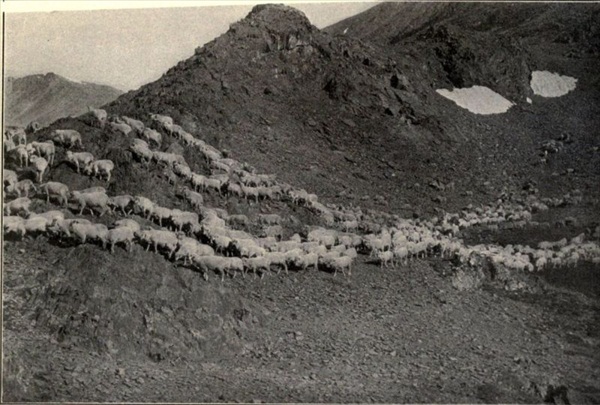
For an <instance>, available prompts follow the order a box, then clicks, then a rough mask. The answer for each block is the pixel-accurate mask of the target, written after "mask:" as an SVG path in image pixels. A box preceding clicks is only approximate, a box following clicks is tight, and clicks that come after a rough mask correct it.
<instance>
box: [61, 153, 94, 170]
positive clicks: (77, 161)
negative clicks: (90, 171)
mask: <svg viewBox="0 0 600 405" xmlns="http://www.w3.org/2000/svg"><path fill="white" fill-rule="evenodd" d="M65 160H66V161H67V162H69V163H71V164H73V165H75V167H76V169H77V173H79V172H80V169H82V168H87V167H88V166H89V165H90V164H92V162H93V161H94V155H92V154H91V153H90V152H76V153H73V152H71V151H70V150H69V151H67V157H66V159H65Z"/></svg>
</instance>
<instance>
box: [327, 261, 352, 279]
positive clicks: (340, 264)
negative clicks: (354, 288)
mask: <svg viewBox="0 0 600 405" xmlns="http://www.w3.org/2000/svg"><path fill="white" fill-rule="evenodd" d="M323 264H324V265H325V266H326V267H328V268H330V269H333V275H334V276H335V275H336V274H337V272H338V271H341V272H342V274H346V273H345V271H344V270H345V269H348V275H349V276H350V275H351V274H352V258H351V257H349V256H339V257H331V258H328V259H327V260H325V261H324V262H323Z"/></svg>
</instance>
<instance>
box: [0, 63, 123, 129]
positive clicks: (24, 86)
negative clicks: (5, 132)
mask: <svg viewBox="0 0 600 405" xmlns="http://www.w3.org/2000/svg"><path fill="white" fill-rule="evenodd" d="M121 94H123V92H122V91H121V90H117V89H115V88H113V87H110V86H105V85H99V84H94V83H79V82H75V81H72V80H69V79H66V78H64V77H62V76H59V75H57V74H55V73H46V74H39V75H31V76H25V77H21V78H12V77H8V78H7V79H6V82H5V97H6V98H5V106H6V107H5V111H4V114H5V115H4V118H5V123H6V124H7V125H18V126H26V125H27V124H29V123H30V122H31V121H37V122H39V123H40V124H42V125H48V124H50V123H51V122H53V121H55V120H56V119H58V118H61V117H67V116H70V115H79V114H82V113H84V112H85V111H87V106H92V107H98V106H101V105H103V104H106V103H108V102H110V101H112V100H114V99H116V98H117V97H118V96H120V95H121Z"/></svg>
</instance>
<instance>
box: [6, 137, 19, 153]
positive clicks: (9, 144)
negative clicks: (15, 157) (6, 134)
mask: <svg viewBox="0 0 600 405" xmlns="http://www.w3.org/2000/svg"><path fill="white" fill-rule="evenodd" d="M2 146H3V147H4V153H9V152H10V151H12V150H13V149H15V148H16V147H17V145H15V143H14V142H13V140H12V139H5V140H4V142H3V145H2Z"/></svg>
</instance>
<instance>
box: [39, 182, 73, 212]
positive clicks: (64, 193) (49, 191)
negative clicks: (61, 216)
mask: <svg viewBox="0 0 600 405" xmlns="http://www.w3.org/2000/svg"><path fill="white" fill-rule="evenodd" d="M39 190H40V191H42V192H44V193H46V203H50V196H52V197H58V199H59V202H60V203H62V205H63V206H66V205H67V202H68V200H69V187H68V186H67V185H66V184H63V183H59V182H57V181H49V182H47V183H44V184H40V186H39Z"/></svg>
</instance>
